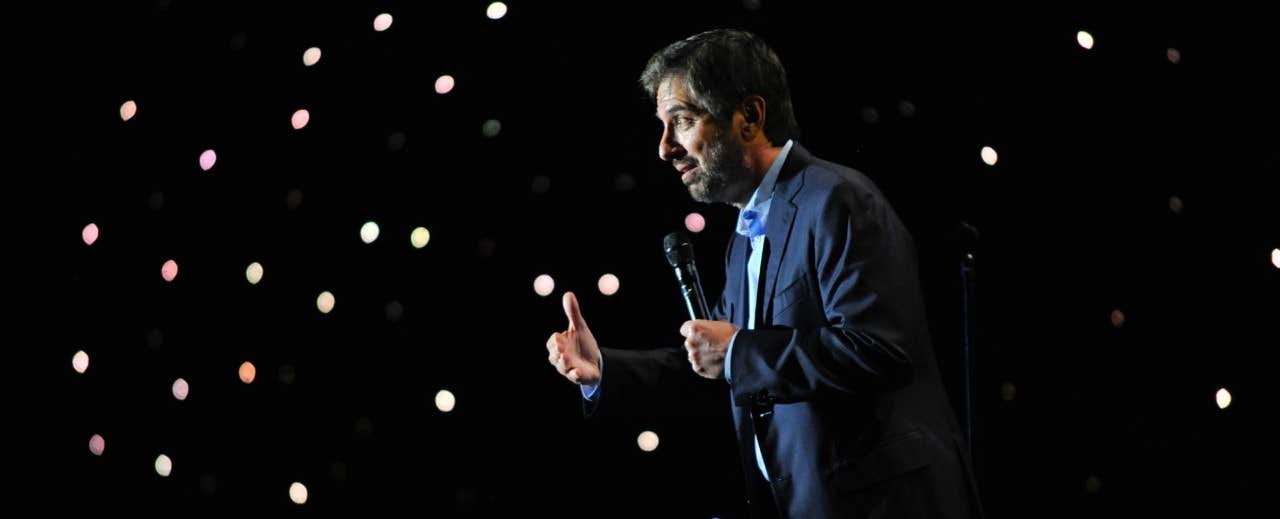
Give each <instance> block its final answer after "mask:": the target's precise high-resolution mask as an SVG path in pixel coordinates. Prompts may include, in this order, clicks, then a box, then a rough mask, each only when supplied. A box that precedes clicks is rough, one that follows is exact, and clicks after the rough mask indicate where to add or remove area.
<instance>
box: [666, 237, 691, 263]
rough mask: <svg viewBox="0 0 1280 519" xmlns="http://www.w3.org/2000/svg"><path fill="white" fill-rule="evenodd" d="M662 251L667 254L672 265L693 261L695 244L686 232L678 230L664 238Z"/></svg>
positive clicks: (668, 261)
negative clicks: (690, 240) (690, 241)
mask: <svg viewBox="0 0 1280 519" xmlns="http://www.w3.org/2000/svg"><path fill="white" fill-rule="evenodd" d="M662 251H663V252H665V253H666V255H667V263H669V264H671V266H672V267H677V266H680V265H682V264H689V263H693V244H691V243H689V237H688V236H686V235H685V233H683V232H680V231H676V232H673V233H671V234H668V235H667V237H666V238H663V239H662Z"/></svg>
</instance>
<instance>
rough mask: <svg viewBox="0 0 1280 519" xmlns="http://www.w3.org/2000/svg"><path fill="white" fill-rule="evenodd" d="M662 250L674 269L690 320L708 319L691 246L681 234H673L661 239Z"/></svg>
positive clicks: (705, 299) (687, 239)
mask: <svg viewBox="0 0 1280 519" xmlns="http://www.w3.org/2000/svg"><path fill="white" fill-rule="evenodd" d="M662 250H663V252H665V253H666V254H667V263H669V264H671V266H672V267H673V268H675V269H676V281H678V282H679V283H680V293H681V294H682V295H684V304H685V307H687V308H688V309H689V318H690V319H709V318H710V315H711V312H709V311H707V298H706V297H705V296H704V295H703V292H702V282H701V281H699V280H698V267H696V266H694V264H693V245H692V244H690V243H689V237H688V236H686V235H685V234H684V233H683V232H673V233H671V234H668V235H667V237H666V238H663V239H662Z"/></svg>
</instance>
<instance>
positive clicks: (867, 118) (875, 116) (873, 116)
mask: <svg viewBox="0 0 1280 519" xmlns="http://www.w3.org/2000/svg"><path fill="white" fill-rule="evenodd" d="M862 122H864V123H867V124H875V123H878V122H880V112H879V111H878V110H876V109H875V108H874V107H870V106H864V107H862Z"/></svg>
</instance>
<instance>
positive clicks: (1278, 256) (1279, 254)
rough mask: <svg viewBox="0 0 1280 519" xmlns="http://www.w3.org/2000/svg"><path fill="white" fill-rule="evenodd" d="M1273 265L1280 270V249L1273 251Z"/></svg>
mask: <svg viewBox="0 0 1280 519" xmlns="http://www.w3.org/2000/svg"><path fill="white" fill-rule="evenodd" d="M1271 264H1272V265H1275V267H1276V268H1278V269H1280V249H1271Z"/></svg>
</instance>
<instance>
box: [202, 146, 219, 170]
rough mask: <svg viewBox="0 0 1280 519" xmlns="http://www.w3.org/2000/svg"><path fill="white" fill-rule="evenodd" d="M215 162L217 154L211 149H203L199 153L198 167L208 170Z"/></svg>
mask: <svg viewBox="0 0 1280 519" xmlns="http://www.w3.org/2000/svg"><path fill="white" fill-rule="evenodd" d="M215 162H218V154H217V153H216V152H214V151H213V150H204V153H201V154H200V169H202V170H204V171H209V170H210V169H212V168H213V164H214V163H215Z"/></svg>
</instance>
